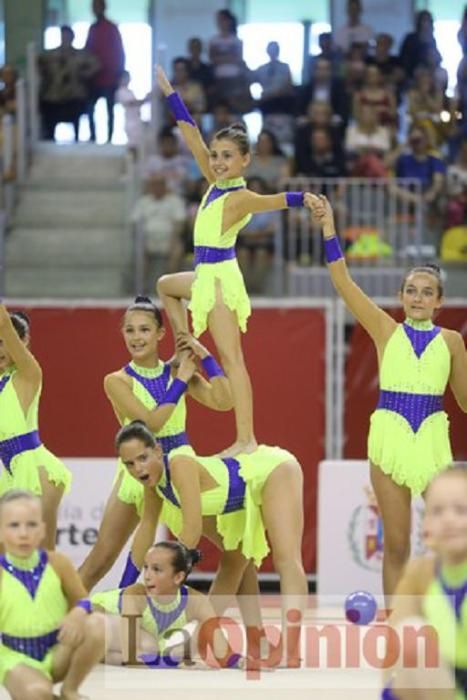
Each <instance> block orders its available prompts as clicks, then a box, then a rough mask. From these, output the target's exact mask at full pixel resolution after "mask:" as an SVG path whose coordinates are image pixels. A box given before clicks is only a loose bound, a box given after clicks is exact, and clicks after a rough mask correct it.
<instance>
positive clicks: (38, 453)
mask: <svg viewBox="0 0 467 700" xmlns="http://www.w3.org/2000/svg"><path fill="white" fill-rule="evenodd" d="M15 374H16V369H14V368H13V369H12V370H11V371H9V372H5V373H3V374H2V375H0V460H1V462H2V463H3V467H4V469H3V471H2V474H1V476H0V495H1V494H2V493H5V491H9V490H10V489H13V488H16V489H25V490H27V491H32V492H33V493H35V494H36V495H39V496H40V495H41V494H42V486H41V483H40V478H39V467H43V468H44V469H45V471H46V474H47V478H48V479H49V481H50V482H52V483H53V484H56V485H57V486H61V485H63V486H64V487H65V490H68V489H69V486H70V483H71V472H70V471H69V470H68V469H67V468H66V467H65V465H64V464H63V462H61V461H60V460H59V459H58V458H57V457H55V456H54V455H53V454H52V453H51V452H49V450H48V449H47V448H46V447H45V446H44V445H43V444H42V442H41V440H40V436H39V428H38V426H39V422H38V421H39V416H38V414H39V400H40V395H41V387H39V389H38V390H37V393H36V395H35V397H34V399H33V400H32V402H31V405H30V406H29V409H28V412H27V415H24V412H23V409H22V407H21V404H20V402H19V399H18V396H17V394H16V390H15V386H14V381H13V380H14V377H15Z"/></svg>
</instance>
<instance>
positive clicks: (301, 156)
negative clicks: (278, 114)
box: [294, 101, 342, 172]
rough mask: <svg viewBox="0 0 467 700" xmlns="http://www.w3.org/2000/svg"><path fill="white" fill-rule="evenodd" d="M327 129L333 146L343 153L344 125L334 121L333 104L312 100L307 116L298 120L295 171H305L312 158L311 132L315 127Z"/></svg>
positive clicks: (339, 153) (339, 152) (337, 151)
mask: <svg viewBox="0 0 467 700" xmlns="http://www.w3.org/2000/svg"><path fill="white" fill-rule="evenodd" d="M321 128H322V129H327V130H328V131H329V133H330V134H331V139H332V143H333V148H334V150H335V152H336V153H337V154H338V155H342V146H341V144H342V127H341V125H340V124H339V123H337V122H336V121H333V115H332V109H331V105H330V104H329V103H327V102H320V101H317V102H310V104H309V105H308V110H307V116H306V118H305V119H302V120H299V121H298V128H297V130H296V133H295V157H294V161H295V172H303V171H304V170H305V169H306V164H307V163H308V162H309V160H310V158H311V134H312V132H313V130H314V129H321Z"/></svg>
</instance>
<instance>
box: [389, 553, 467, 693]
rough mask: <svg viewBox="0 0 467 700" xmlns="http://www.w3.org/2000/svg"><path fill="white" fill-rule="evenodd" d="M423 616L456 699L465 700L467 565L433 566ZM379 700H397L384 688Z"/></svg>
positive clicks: (466, 686)
mask: <svg viewBox="0 0 467 700" xmlns="http://www.w3.org/2000/svg"><path fill="white" fill-rule="evenodd" d="M422 608H423V613H424V617H425V618H426V620H427V622H428V623H429V624H430V625H432V626H433V627H434V628H435V629H436V632H437V634H438V644H439V649H440V655H441V657H442V659H443V661H444V662H445V663H447V664H448V665H449V666H451V667H452V668H453V670H454V674H455V680H456V696H455V700H467V562H464V563H463V564H460V565H459V566H455V567H442V568H440V567H439V566H436V572H435V576H434V578H433V580H432V581H431V583H430V584H429V585H428V588H427V590H426V593H425V595H424V597H423V602H422ZM382 700H398V697H397V695H396V694H395V693H394V691H392V689H391V688H390V687H389V688H386V689H385V690H384V692H383V695H382Z"/></svg>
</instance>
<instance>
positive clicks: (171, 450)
mask: <svg viewBox="0 0 467 700" xmlns="http://www.w3.org/2000/svg"><path fill="white" fill-rule="evenodd" d="M124 371H125V372H126V374H128V375H129V376H130V377H131V378H132V380H133V381H132V391H133V394H134V395H135V396H136V398H137V399H138V400H139V401H141V403H142V404H143V405H144V406H145V407H146V408H147V409H148V410H150V411H151V410H153V409H154V408H156V406H157V405H158V403H159V402H160V401H161V399H162V398H163V396H164V394H165V392H166V391H167V389H168V387H170V384H171V383H172V381H173V378H172V377H171V374H170V365H169V364H165V363H163V362H160V363H159V365H158V367H155V368H154V369H147V368H145V367H139V366H138V365H136V364H135V363H134V362H130V363H129V364H128V365H126V366H125V367H124ZM130 422H131V421H130V419H129V418H125V420H124V421H123V424H124V425H127V424H128V423H130ZM185 428H186V401H185V397H184V396H182V397H181V398H180V399H179V401H178V403H177V405H176V406H175V409H174V411H173V413H172V415H171V416H170V418H169V419H168V421H167V422H166V423H165V424H164V425H163V426H162V428H161V429H160V430H159V432H157V433H154V435H155V436H156V437H157V439H158V441H159V443H160V445H161V447H162V449H163V451H164V454H167V455H168V454H179V453H180V452H182V453H184V452H185V450H184V447H187V446H188V437H187V435H186V432H185ZM190 454H191V452H190ZM120 474H121V475H122V481H121V484H120V488H119V490H118V498H119V499H120V500H121V501H123V503H129V504H133V505H135V506H136V509H137V511H138V514H139V515H141V513H142V509H143V501H144V490H143V486H142V484H140V482H139V481H137V480H136V479H134V478H133V477H132V476H131V475H130V474H129V472H128V470H127V469H126V468H125V465H124V464H123V462H122V461H121V460H118V466H117V476H116V478H118V477H119V476H120Z"/></svg>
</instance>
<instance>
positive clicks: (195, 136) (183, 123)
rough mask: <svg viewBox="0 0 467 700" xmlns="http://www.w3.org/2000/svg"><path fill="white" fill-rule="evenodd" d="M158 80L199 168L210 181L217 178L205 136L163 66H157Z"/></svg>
mask: <svg viewBox="0 0 467 700" xmlns="http://www.w3.org/2000/svg"><path fill="white" fill-rule="evenodd" d="M156 76H157V82H158V84H159V87H160V89H161V90H162V92H163V93H164V95H165V96H166V97H167V102H168V104H169V107H170V109H171V111H172V114H173V115H174V117H175V119H176V120H177V125H178V127H179V128H180V131H181V132H182V134H183V138H184V139H185V141H186V144H187V146H188V148H189V149H190V151H191V152H192V154H193V157H194V158H195V160H196V162H197V164H198V167H199V169H200V170H201V172H202V173H203V175H204V177H205V178H206V180H207V181H208V182H209V183H212V182H214V180H215V178H214V175H213V173H212V172H211V168H210V167H209V150H208V147H207V146H206V144H205V143H204V141H203V137H202V136H201V133H200V131H199V129H198V127H197V126H196V123H195V120H194V119H193V117H192V116H191V115H190V113H189V112H188V110H187V108H186V107H185V105H184V104H183V101H182V99H181V97H180V96H179V95H178V93H177V92H175V90H174V88H173V86H172V85H171V83H170V82H169V80H168V78H167V76H166V74H165V73H164V71H163V69H162V68H161V66H157V68H156Z"/></svg>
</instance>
